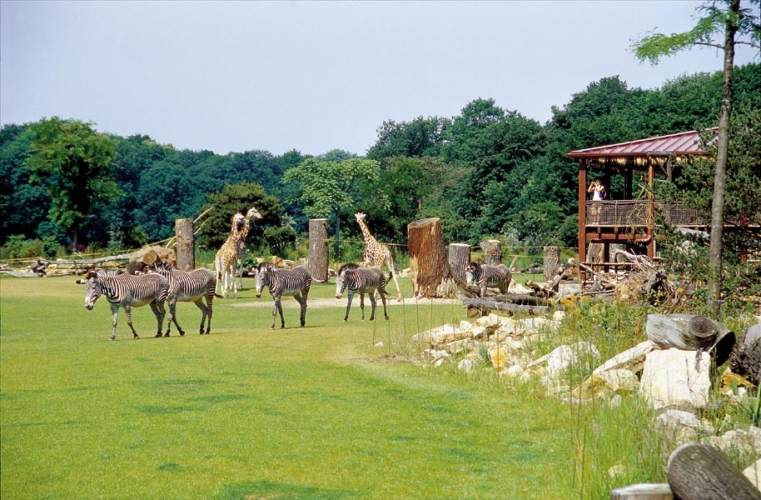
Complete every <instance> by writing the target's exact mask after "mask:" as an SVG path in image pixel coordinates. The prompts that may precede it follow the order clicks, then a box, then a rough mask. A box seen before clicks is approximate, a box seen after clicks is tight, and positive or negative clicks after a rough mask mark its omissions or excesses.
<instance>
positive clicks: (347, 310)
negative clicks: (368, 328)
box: [344, 288, 354, 321]
mask: <svg viewBox="0 0 761 500" xmlns="http://www.w3.org/2000/svg"><path fill="white" fill-rule="evenodd" d="M353 298H354V292H353V291H352V290H351V288H350V289H349V302H347V303H346V315H345V316H344V321H346V320H347V319H349V309H351V301H352V299H353Z"/></svg>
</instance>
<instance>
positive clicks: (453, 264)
mask: <svg viewBox="0 0 761 500" xmlns="http://www.w3.org/2000/svg"><path fill="white" fill-rule="evenodd" d="M468 264H470V245H468V244H467V243H452V244H451V245H449V270H450V271H451V272H452V278H454V280H455V281H456V282H457V284H458V285H460V286H462V287H465V268H466V267H467V265H468Z"/></svg>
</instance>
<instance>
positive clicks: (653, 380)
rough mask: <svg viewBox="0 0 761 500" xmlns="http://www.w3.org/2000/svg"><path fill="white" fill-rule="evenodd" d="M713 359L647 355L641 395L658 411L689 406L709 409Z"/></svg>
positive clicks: (678, 352) (689, 353)
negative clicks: (669, 407) (668, 407)
mask: <svg viewBox="0 0 761 500" xmlns="http://www.w3.org/2000/svg"><path fill="white" fill-rule="evenodd" d="M710 364H711V358H710V356H709V354H708V353H707V352H703V353H701V356H700V358H696V353H695V351H682V350H679V349H667V350H655V351H652V352H651V353H650V354H648V355H647V357H646V359H645V363H644V368H643V370H642V380H641V382H640V394H641V395H642V397H643V398H644V399H645V401H647V402H649V403H650V405H651V406H652V407H653V408H655V409H659V408H663V407H666V406H675V407H679V406H681V405H683V404H689V405H691V406H692V407H694V408H705V406H706V405H707V404H708V395H709V393H710V389H711V378H710Z"/></svg>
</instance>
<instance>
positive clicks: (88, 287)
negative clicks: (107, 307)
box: [84, 271, 103, 311]
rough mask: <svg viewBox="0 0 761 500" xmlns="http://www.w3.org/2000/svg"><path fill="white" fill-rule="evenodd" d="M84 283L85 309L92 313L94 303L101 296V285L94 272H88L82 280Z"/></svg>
mask: <svg viewBox="0 0 761 500" xmlns="http://www.w3.org/2000/svg"><path fill="white" fill-rule="evenodd" d="M84 282H85V309H87V310H88V311H92V308H93V307H95V301H96V300H98V297H100V296H101V295H102V294H103V283H102V282H101V281H100V279H99V277H98V274H97V273H96V272H95V271H90V272H89V273H87V276H86V277H85V279H84Z"/></svg>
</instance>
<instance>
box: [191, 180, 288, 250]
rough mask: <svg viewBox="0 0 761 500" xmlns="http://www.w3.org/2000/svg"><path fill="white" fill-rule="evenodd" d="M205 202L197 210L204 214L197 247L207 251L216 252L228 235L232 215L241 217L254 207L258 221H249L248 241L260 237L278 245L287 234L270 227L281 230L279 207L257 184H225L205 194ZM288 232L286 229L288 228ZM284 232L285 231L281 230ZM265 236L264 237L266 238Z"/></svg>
mask: <svg viewBox="0 0 761 500" xmlns="http://www.w3.org/2000/svg"><path fill="white" fill-rule="evenodd" d="M206 198H207V203H206V204H205V205H203V206H202V207H201V208H200V213H203V212H205V211H206V210H207V209H212V210H210V211H209V212H208V214H207V216H206V217H205V219H204V222H203V225H202V226H201V228H200V229H199V230H198V237H199V242H200V243H199V244H200V245H201V246H203V247H205V248H208V249H214V250H216V249H218V248H219V247H221V246H222V244H223V243H224V242H225V240H226V239H227V236H228V234H229V233H230V220H231V218H232V216H233V214H235V213H240V214H245V213H246V212H247V211H248V209H249V208H251V207H254V208H256V210H257V212H259V213H260V214H261V216H262V218H261V220H257V221H251V226H250V230H249V233H248V241H250V242H259V244H261V239H262V238H263V237H264V239H265V240H267V243H268V244H269V245H270V246H278V245H280V244H282V240H283V239H284V238H286V236H288V235H284V234H283V233H282V232H281V231H276V230H275V229H271V230H270V231H267V230H268V229H270V228H281V227H285V225H284V224H283V219H282V218H281V216H280V212H281V211H282V207H281V205H280V202H279V201H278V200H277V198H275V197H274V196H270V195H268V194H267V192H266V191H265V190H264V187H262V186H261V185H259V184H256V183H253V182H244V183H242V184H228V185H226V186H225V187H224V189H223V190H222V191H219V192H213V193H208V194H207V195H206ZM288 229H290V228H288ZM283 231H286V230H283ZM267 236H268V237H267Z"/></svg>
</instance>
